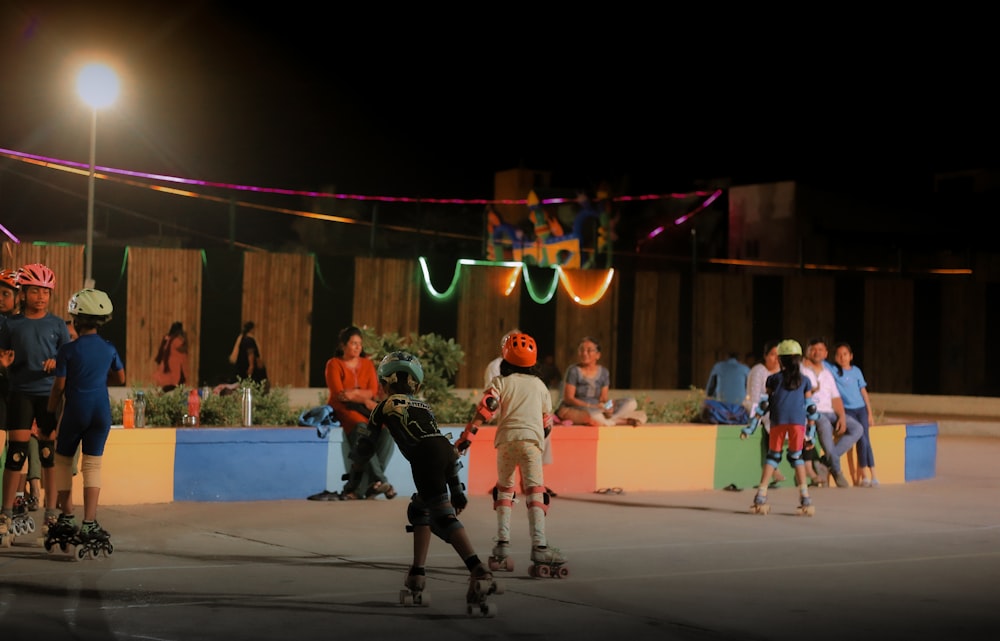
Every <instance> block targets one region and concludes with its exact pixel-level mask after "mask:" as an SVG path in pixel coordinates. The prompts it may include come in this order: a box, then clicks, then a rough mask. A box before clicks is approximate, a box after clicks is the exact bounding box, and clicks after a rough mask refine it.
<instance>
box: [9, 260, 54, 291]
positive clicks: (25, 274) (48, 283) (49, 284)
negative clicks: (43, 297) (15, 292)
mask: <svg viewBox="0 0 1000 641" xmlns="http://www.w3.org/2000/svg"><path fill="white" fill-rule="evenodd" d="M17 280H18V282H19V283H20V284H21V287H32V286H34V287H44V288H45V289H55V288H56V274H55V272H53V271H52V270H51V269H49V268H48V267H46V266H45V265H42V264H41V263H32V264H30V265H25V266H24V267H22V268H21V269H20V273H19V275H18V278H17Z"/></svg>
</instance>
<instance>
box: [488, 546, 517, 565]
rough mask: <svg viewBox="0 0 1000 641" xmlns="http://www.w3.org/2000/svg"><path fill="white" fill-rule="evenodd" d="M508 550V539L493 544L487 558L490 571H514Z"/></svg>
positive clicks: (512, 560)
mask: <svg viewBox="0 0 1000 641" xmlns="http://www.w3.org/2000/svg"><path fill="white" fill-rule="evenodd" d="M509 551H510V542H509V541H497V544H496V545H494V546H493V554H491V555H490V558H489V566H490V571H491V572H496V571H497V570H503V571H504V572H513V571H514V559H513V558H512V557H511V556H510V554H508V552H509Z"/></svg>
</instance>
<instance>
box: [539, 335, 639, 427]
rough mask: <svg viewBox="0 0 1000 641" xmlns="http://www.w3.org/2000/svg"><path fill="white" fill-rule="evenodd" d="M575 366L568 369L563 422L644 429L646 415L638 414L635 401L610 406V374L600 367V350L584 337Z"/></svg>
mask: <svg viewBox="0 0 1000 641" xmlns="http://www.w3.org/2000/svg"><path fill="white" fill-rule="evenodd" d="M577 357H578V359H579V360H577V362H576V363H574V364H572V365H570V366H569V367H568V368H566V376H565V378H564V381H563V397H562V402H560V403H559V408H558V409H557V410H556V416H558V417H559V418H560V419H561V420H562V421H563V422H569V423H572V424H574V425H632V426H633V427H634V426H636V425H642V424H644V423H645V422H646V413H645V412H642V411H639V410H638V409H637V408H638V406H639V404H638V403H637V402H636V400H635V399H634V398H620V399H617V400H614V401H611V402H609V399H608V389H609V387H610V385H611V373H610V372H608V369H607V368H606V367H604V366H603V365H599V364H598V363H597V361H598V360H600V358H601V346H600V344H598V342H597V341H596V340H594V339H593V338H591V337H589V336H585V337H584V338H583V340H581V341H580V346H579V347H578V348H577Z"/></svg>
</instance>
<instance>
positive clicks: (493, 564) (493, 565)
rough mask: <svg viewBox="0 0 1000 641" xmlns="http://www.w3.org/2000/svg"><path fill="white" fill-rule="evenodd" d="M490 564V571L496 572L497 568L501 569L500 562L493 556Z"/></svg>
mask: <svg viewBox="0 0 1000 641" xmlns="http://www.w3.org/2000/svg"><path fill="white" fill-rule="evenodd" d="M489 566H490V572H496V571H497V570H499V569H500V562H499V561H497V560H496V559H495V558H493V557H492V556H491V557H490V560H489Z"/></svg>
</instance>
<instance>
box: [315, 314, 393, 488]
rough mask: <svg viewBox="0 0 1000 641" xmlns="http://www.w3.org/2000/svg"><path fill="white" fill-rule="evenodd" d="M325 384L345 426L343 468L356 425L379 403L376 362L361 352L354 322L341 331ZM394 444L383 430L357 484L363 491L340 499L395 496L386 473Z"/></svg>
mask: <svg viewBox="0 0 1000 641" xmlns="http://www.w3.org/2000/svg"><path fill="white" fill-rule="evenodd" d="M326 387H327V389H329V390H330V396H329V397H328V398H327V401H326V402H327V404H328V405H329V406H330V407H332V408H333V411H334V414H336V416H337V420H339V421H340V425H341V428H342V429H343V430H344V440H343V443H342V446H341V451H342V452H343V455H344V469H345V470H349V469H350V468H351V462H350V459H349V458H348V457H349V456H350V453H351V448H353V447H354V443H355V441H356V440H357V434H356V428H357V427H358V426H359V425H361V426H367V425H368V417H369V416H370V415H371V411H372V410H373V409H375V407H376V406H377V405H378V402H377V397H378V395H379V384H378V374H377V373H376V372H375V363H373V362H372V360H371V359H370V358H368V356H367V355H366V354H365V352H364V345H363V340H362V334H361V330H360V329H358V328H357V327H354V326H353V325H352V326H351V327H346V328H344V329H343V330H341V332H340V349H339V350H337V354H336V355H335V356H334V357H333V358H331V359H330V360H328V361H327V362H326ZM395 447H396V444H395V442H394V441H393V440H392V437H391V436H389V435H388V434H387V433H385V432H384V433H383V434H382V436H381V437H380V438H379V441H378V445H377V449H376V452H375V456H373V457H372V458H371V460H370V461H369V462H368V466H367V468H366V469H365V471H364V474H363V475H362V477H361V482H360V483H359V485H358V487H359V488H367V489H366V490H364V492H363V493H360V492H348V493H345V494H342V495H341V498H343V499H360V498H375V497H376V496H378V495H379V494H385V497H386V498H387V499H391V498H394V497H395V496H396V491H395V490H394V489H393V488H392V485H390V484H389V481H388V480H387V479H386V477H385V467H386V466H387V465H388V464H389V460H390V459H391V458H392V453H393V451H394V450H395Z"/></svg>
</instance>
